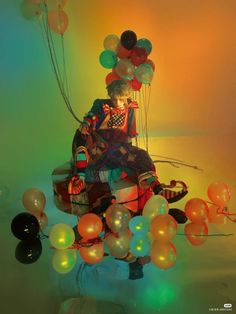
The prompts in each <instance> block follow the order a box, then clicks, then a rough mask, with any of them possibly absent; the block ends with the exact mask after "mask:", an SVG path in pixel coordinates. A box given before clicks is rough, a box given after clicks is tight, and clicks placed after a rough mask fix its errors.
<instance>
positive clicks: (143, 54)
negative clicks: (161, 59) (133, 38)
mask: <svg viewBox="0 0 236 314" xmlns="http://www.w3.org/2000/svg"><path fill="white" fill-rule="evenodd" d="M130 60H131V61H132V63H133V64H134V65H136V66H138V65H140V64H141V63H144V62H145V61H146V60H147V51H146V50H145V49H144V48H142V47H136V46H135V47H134V48H133V49H132V51H131V55H130Z"/></svg>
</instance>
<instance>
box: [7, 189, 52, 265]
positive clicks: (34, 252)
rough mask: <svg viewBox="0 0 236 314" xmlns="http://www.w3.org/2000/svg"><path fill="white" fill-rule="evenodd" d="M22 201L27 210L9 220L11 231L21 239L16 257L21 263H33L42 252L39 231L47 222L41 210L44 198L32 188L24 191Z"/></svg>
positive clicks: (43, 206) (41, 193)
mask: <svg viewBox="0 0 236 314" xmlns="http://www.w3.org/2000/svg"><path fill="white" fill-rule="evenodd" d="M22 203H23V205H24V207H25V209H26V210H27V211H28V213H27V212H23V213H20V214H18V215H16V216H15V217H14V218H13V220H12V222H11V231H12V233H13V234H14V236H15V237H16V238H18V239H20V240H21V242H19V243H18V245H17V247H16V250H15V257H16V259H17V260H18V261H19V262H21V263H23V264H30V263H34V262H35V261H36V260H38V258H39V257H40V255H41V253H42V244H41V241H40V236H39V231H40V230H42V229H43V228H44V227H45V226H46V224H47V221H48V219H47V216H46V214H45V213H44V212H43V211H44V208H45V205H46V198H45V195H44V193H43V192H42V191H40V190H38V189H36V188H32V189H28V190H26V191H25V192H24V194H23V197H22Z"/></svg>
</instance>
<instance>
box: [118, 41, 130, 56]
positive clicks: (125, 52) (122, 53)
mask: <svg viewBox="0 0 236 314" xmlns="http://www.w3.org/2000/svg"><path fill="white" fill-rule="evenodd" d="M130 54H131V50H128V49H126V48H125V47H123V46H122V45H121V44H119V46H118V48H117V56H118V57H119V58H120V59H125V58H128V57H129V56H130Z"/></svg>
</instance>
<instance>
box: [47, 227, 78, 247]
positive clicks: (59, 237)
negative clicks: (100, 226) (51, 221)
mask: <svg viewBox="0 0 236 314" xmlns="http://www.w3.org/2000/svg"><path fill="white" fill-rule="evenodd" d="M49 241H50V243H51V244H52V246H53V247H54V248H56V249H58V250H64V249H67V248H68V247H70V246H71V245H72V244H73V243H74V241H75V233H74V231H73V229H72V228H71V226H69V225H66V224H63V223H59V224H56V225H54V226H53V227H52V228H51V230H50V232H49Z"/></svg>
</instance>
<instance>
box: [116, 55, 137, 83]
mask: <svg viewBox="0 0 236 314" xmlns="http://www.w3.org/2000/svg"><path fill="white" fill-rule="evenodd" d="M134 69H135V67H134V65H133V63H132V62H131V61H130V60H128V59H121V60H120V61H119V62H118V63H117V66H116V68H115V71H116V73H117V74H118V75H119V76H120V77H121V78H123V79H124V80H132V79H133V77H134Z"/></svg>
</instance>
